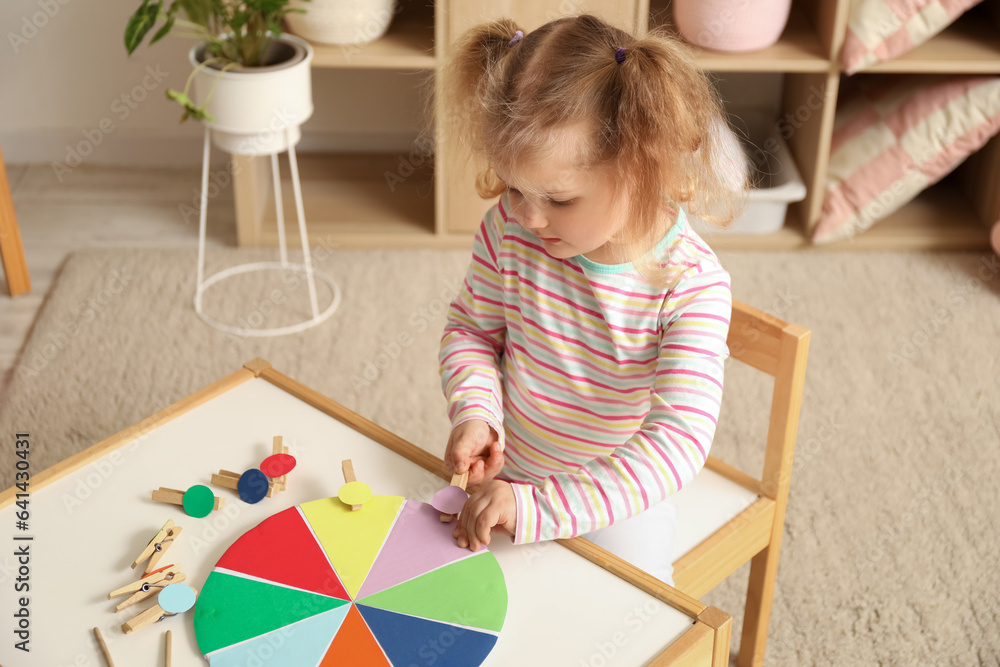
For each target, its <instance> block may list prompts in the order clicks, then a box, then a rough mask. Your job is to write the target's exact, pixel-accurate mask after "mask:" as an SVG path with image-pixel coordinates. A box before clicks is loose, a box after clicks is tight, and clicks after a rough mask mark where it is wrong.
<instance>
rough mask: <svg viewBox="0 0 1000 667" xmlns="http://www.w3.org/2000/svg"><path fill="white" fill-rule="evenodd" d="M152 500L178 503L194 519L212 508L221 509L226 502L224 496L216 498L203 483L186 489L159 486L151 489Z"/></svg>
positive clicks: (206, 513)
mask: <svg viewBox="0 0 1000 667" xmlns="http://www.w3.org/2000/svg"><path fill="white" fill-rule="evenodd" d="M153 500H155V501H156V502H159V503H170V504H171V505H180V506H182V507H183V508H184V511H185V512H187V513H188V516H193V517H194V518H196V519H200V518H202V517H205V516H208V515H209V514H210V513H211V512H212V510H213V509H216V510H217V509H222V507H223V505H225V504H226V500H225V498H217V497H216V496H215V494H213V493H212V489H210V488H208V487H207V486H205V485H204V484H195V485H194V486H192V487H191V488H189V489H188V490H187V491H178V490H177V489H168V488H166V487H163V486H161V487H160V488H159V489H157V490H156V491H153Z"/></svg>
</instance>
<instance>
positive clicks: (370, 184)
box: [241, 153, 438, 248]
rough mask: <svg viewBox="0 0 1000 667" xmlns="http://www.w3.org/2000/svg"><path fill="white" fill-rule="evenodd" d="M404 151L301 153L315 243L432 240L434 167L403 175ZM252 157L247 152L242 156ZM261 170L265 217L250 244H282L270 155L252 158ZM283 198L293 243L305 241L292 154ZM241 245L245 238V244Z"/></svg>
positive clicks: (283, 163)
mask: <svg viewBox="0 0 1000 667" xmlns="http://www.w3.org/2000/svg"><path fill="white" fill-rule="evenodd" d="M398 157H399V156H398V155H397V154H378V153H375V154H330V153H304V154H300V155H299V156H298V163H299V176H300V180H301V183H302V201H303V207H304V209H305V218H306V227H307V230H308V233H309V239H310V243H311V244H313V245H317V244H319V245H323V246H324V247H331V246H336V247H371V246H381V247H390V246H396V247H407V246H433V245H438V244H437V243H435V235H434V185H433V176H432V173H431V171H430V169H429V168H428V169H421V170H418V171H415V172H414V173H412V174H410V175H408V176H406V177H404V178H403V180H402V181H401V182H399V181H395V180H394V179H393V183H392V187H390V183H389V181H387V176H386V175H387V174H398V173H399V168H400V167H399V160H398ZM241 159H243V160H247V158H241ZM251 159H252V160H256V161H263V162H256V163H255V165H256V166H255V167H254V169H255V170H256V171H257V173H258V174H259V175H260V178H258V179H257V181H256V184H255V186H253V187H255V188H256V189H257V192H258V193H267V194H266V195H263V194H261V196H260V199H259V200H258V202H257V206H256V211H255V212H254V213H255V215H254V214H250V215H251V217H253V218H255V219H256V220H258V222H257V224H256V225H255V228H256V229H255V230H254V231H255V233H254V234H252V236H253V238H252V239H247V241H249V243H248V245H260V246H277V245H278V231H277V215H276V212H275V206H274V196H273V186H272V184H271V179H270V164H269V163H270V158H251ZM279 162H280V165H279V166H280V169H281V174H282V188H281V198H282V203H283V207H282V210H283V211H284V215H285V232H286V234H287V243H288V247H289V248H295V247H296V246H297V245H298V244H299V234H298V218H297V217H296V213H295V195H294V192H293V188H292V183H291V176H290V174H291V172H290V169H289V165H288V161H287V159H286V158H285V157H284V156H282V158H281V159H280V160H279ZM241 244H242V243H241Z"/></svg>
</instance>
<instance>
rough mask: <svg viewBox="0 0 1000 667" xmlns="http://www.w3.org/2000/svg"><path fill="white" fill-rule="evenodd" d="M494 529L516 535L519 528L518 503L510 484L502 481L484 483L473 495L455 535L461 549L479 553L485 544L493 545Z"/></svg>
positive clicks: (464, 510) (468, 501) (462, 514)
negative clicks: (491, 539)
mask: <svg viewBox="0 0 1000 667" xmlns="http://www.w3.org/2000/svg"><path fill="white" fill-rule="evenodd" d="M494 527H499V528H500V529H502V530H504V531H506V532H507V533H508V534H509V535H513V534H514V530H515V528H516V527H517V500H516V499H515V498H514V489H513V488H512V487H511V485H510V483H509V482H503V481H500V480H499V479H494V480H491V481H489V482H487V483H485V484H483V485H482V486H481V487H480V488H479V490H477V491H476V492H475V493H473V494H472V495H471V496H469V499H468V500H466V501H465V507H463V508H462V513H461V514H459V516H458V522H457V525H456V526H455V531H454V532H453V533H452V536H453V537H454V538H455V540H456V542H457V543H458V546H460V547H462V548H463V549H464V548H465V547H468V548H469V549H471V550H472V551H479V547H481V546H482V545H484V544H485V545H489V543H490V536H491V533H492V531H493V528H494Z"/></svg>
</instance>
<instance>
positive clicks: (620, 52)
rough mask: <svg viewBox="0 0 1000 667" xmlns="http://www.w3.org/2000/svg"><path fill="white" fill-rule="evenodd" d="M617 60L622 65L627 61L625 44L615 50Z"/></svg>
mask: <svg viewBox="0 0 1000 667" xmlns="http://www.w3.org/2000/svg"><path fill="white" fill-rule="evenodd" d="M615 62H616V63H618V64H619V65H621V64H622V63H623V62H625V47H624V46H619V47H618V48H617V49H616V50H615Z"/></svg>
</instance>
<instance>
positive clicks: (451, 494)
mask: <svg viewBox="0 0 1000 667" xmlns="http://www.w3.org/2000/svg"><path fill="white" fill-rule="evenodd" d="M468 483H469V471H468V470H466V471H465V472H463V473H462V474H461V475H459V474H457V473H456V474H454V475H452V476H451V484H450V485H449V486H446V487H444V488H443V489H441V490H440V491H438V492H437V493H435V494H434V498H433V499H432V500H431V507H433V508H434V509H436V510H437V511H439V512H441V521H443V522H444V523H451V520H452V519H454V518H455V515H456V514H458V513H459V512H461V511H462V508H463V507H465V501H466V500H468V499H469V494H468V493H466V491H465V485H466V484H468Z"/></svg>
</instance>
